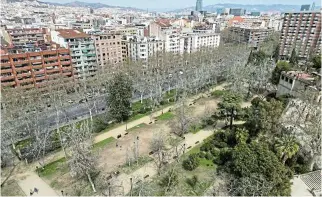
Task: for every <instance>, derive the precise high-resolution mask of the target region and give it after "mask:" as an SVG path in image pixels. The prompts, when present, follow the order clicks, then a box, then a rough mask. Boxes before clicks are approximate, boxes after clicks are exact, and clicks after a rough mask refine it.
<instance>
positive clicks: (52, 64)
mask: <svg viewBox="0 0 322 197" xmlns="http://www.w3.org/2000/svg"><path fill="white" fill-rule="evenodd" d="M49 66H58V62H54V63H48V64H45V67H49Z"/></svg>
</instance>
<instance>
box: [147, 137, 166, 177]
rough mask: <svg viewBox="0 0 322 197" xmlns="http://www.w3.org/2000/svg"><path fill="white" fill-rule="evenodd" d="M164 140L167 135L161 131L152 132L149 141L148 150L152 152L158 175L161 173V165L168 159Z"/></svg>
mask: <svg viewBox="0 0 322 197" xmlns="http://www.w3.org/2000/svg"><path fill="white" fill-rule="evenodd" d="M166 142H167V137H166V135H165V134H164V133H163V132H162V131H160V132H158V133H154V134H153V137H152V140H151V142H150V150H151V151H152V152H153V156H154V162H155V165H156V167H157V171H158V174H159V175H160V174H161V169H162V167H163V166H164V165H165V163H166V162H167V161H168V159H169V158H168V156H169V155H168V153H167V151H166Z"/></svg>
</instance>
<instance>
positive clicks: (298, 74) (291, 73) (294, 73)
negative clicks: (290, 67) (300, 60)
mask: <svg viewBox="0 0 322 197" xmlns="http://www.w3.org/2000/svg"><path fill="white" fill-rule="evenodd" d="M283 74H284V75H287V76H289V77H293V78H296V79H302V80H307V81H313V80H314V77H313V76H312V75H310V74H308V73H304V72H303V71H288V72H287V73H285V72H283Z"/></svg>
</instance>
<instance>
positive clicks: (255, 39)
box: [228, 26, 273, 48]
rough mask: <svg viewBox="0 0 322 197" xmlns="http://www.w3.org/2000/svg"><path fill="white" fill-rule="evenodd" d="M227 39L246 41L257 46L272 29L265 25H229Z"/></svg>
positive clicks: (239, 41)
mask: <svg viewBox="0 0 322 197" xmlns="http://www.w3.org/2000/svg"><path fill="white" fill-rule="evenodd" d="M228 31H229V39H230V40H231V41H232V42H237V43H247V44H248V45H249V46H251V47H254V48H257V47H258V46H259V44H260V43H262V42H263V41H264V40H265V39H266V38H267V37H268V36H269V35H270V34H271V33H272V32H273V29H271V28H265V27H247V26H234V27H229V28H228Z"/></svg>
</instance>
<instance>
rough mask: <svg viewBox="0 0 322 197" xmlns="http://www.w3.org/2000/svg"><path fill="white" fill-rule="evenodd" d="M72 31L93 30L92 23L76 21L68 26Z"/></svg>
mask: <svg viewBox="0 0 322 197" xmlns="http://www.w3.org/2000/svg"><path fill="white" fill-rule="evenodd" d="M70 27H71V28H72V29H91V28H93V23H92V21H76V22H74V23H71V24H70Z"/></svg>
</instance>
